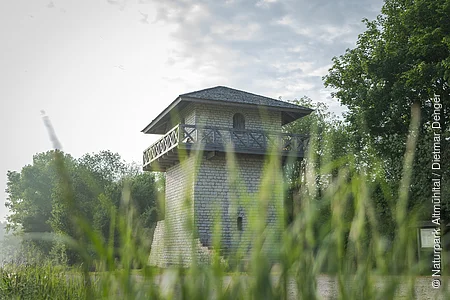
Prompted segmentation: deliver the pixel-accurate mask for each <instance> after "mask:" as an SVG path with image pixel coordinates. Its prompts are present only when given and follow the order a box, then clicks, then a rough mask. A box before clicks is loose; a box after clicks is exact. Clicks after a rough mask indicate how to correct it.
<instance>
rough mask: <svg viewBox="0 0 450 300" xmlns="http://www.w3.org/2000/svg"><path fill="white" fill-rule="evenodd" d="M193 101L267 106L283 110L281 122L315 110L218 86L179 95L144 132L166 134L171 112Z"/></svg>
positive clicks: (288, 121)
mask: <svg viewBox="0 0 450 300" xmlns="http://www.w3.org/2000/svg"><path fill="white" fill-rule="evenodd" d="M192 102H197V103H209V104H215V103H217V104H221V105H233V106H246V107H248V106H255V107H256V106H265V107H267V108H268V109H273V110H277V111H280V112H281V124H282V125H284V124H287V123H290V122H292V121H295V120H296V119H298V118H301V117H303V116H306V115H308V114H309V113H311V112H312V111H313V110H312V109H310V108H307V107H303V106H300V105H296V104H293V103H289V102H284V101H280V100H276V99H272V98H269V97H264V96H260V95H256V94H252V93H248V92H244V91H240V90H236V89H232V88H229V87H225V86H216V87H212V88H207V89H204V90H200V91H195V92H191V93H186V94H181V95H179V96H178V97H177V98H176V99H175V100H174V101H173V102H172V103H171V104H170V105H169V106H168V107H166V108H165V109H164V110H163V111H162V112H161V113H160V114H159V115H158V116H157V117H156V118H155V119H154V120H153V121H152V122H150V124H148V125H147V126H146V127H145V128H144V129H143V130H142V132H144V133H154V134H165V133H166V130H167V129H168V127H167V125H170V123H171V122H170V119H171V113H170V112H179V111H180V110H181V109H183V108H184V107H185V106H186V105H188V104H189V103H192Z"/></svg>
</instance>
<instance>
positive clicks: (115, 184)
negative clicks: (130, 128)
mask: <svg viewBox="0 0 450 300" xmlns="http://www.w3.org/2000/svg"><path fill="white" fill-rule="evenodd" d="M7 176H8V182H7V190H6V192H7V194H8V198H7V201H6V206H7V207H8V208H9V209H10V211H11V214H10V215H9V216H8V217H7V220H8V224H9V226H10V227H11V228H12V229H17V228H21V230H22V231H23V232H24V233H25V234H27V233H35V234H36V233H38V234H39V233H41V234H49V233H50V234H56V235H57V236H58V235H65V236H69V237H74V238H77V239H81V240H83V243H84V244H87V243H88V242H89V241H88V240H89V239H88V238H87V236H86V232H83V231H82V230H80V222H84V224H86V225H87V226H89V227H90V228H91V229H92V230H94V231H97V232H99V233H100V236H101V237H102V238H103V239H104V241H105V242H106V241H107V240H108V238H109V237H110V225H111V217H112V214H114V213H116V212H117V211H118V209H119V208H120V206H121V203H122V190H123V188H124V186H125V182H127V183H129V186H130V191H131V198H132V201H133V202H132V203H133V209H134V216H135V219H136V221H137V222H139V223H140V224H141V226H142V227H145V228H149V229H152V228H153V227H154V226H155V223H156V221H157V220H158V216H159V210H160V209H159V208H158V206H157V203H158V200H157V197H158V195H159V193H160V191H158V189H157V184H156V180H155V176H154V174H153V173H148V172H147V173H142V171H140V170H138V169H137V167H136V165H134V164H132V165H127V164H126V163H125V162H124V161H123V160H122V158H121V157H120V155H118V154H115V153H112V152H110V151H101V152H100V153H94V154H85V155H83V156H82V157H81V158H80V159H74V158H72V157H71V156H70V155H67V154H64V153H62V152H61V151H48V152H45V153H40V154H36V155H35V156H34V158H33V164H32V165H28V166H25V167H23V168H22V170H21V172H15V171H8V174H7ZM114 238H115V242H116V243H117V242H118V239H117V232H115V233H114ZM149 238H150V237H149ZM31 243H32V246H35V247H37V248H38V249H39V250H40V251H42V253H43V254H44V255H47V256H52V257H53V258H55V259H56V260H57V261H63V262H64V261H67V262H69V263H76V262H78V261H80V257H79V254H78V253H77V252H76V251H73V250H72V249H68V248H67V247H66V246H65V245H64V244H63V243H60V242H58V240H56V241H55V242H54V243H52V242H50V241H49V240H48V239H47V240H45V239H42V240H39V239H37V240H33V241H31Z"/></svg>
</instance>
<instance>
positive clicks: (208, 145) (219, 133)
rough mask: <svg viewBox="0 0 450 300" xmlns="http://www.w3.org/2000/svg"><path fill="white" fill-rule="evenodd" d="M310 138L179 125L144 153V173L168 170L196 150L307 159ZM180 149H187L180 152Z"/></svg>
mask: <svg viewBox="0 0 450 300" xmlns="http://www.w3.org/2000/svg"><path fill="white" fill-rule="evenodd" d="M307 140H308V137H307V136H305V135H299V134H289V133H273V132H266V131H261V130H238V129H234V128H220V127H213V126H199V125H187V124H179V125H177V126H175V127H174V128H172V129H171V130H170V131H169V132H167V133H166V134H165V135H164V136H163V137H161V138H160V139H159V140H157V141H156V142H155V143H154V144H153V145H151V146H150V147H149V148H147V149H146V150H145V151H144V157H143V158H144V170H146V171H150V170H152V171H165V170H166V169H167V168H168V167H170V166H171V165H173V164H174V163H176V162H177V161H179V157H180V156H181V155H183V154H184V155H186V154H188V153H189V151H192V150H201V151H205V152H210V151H219V152H225V151H226V150H227V149H232V151H234V152H236V153H247V154H261V155H264V154H267V153H268V152H269V151H273V150H274V149H275V150H276V151H277V153H278V154H279V155H281V156H282V157H284V158H285V157H288V156H294V157H303V156H304V153H305V149H306V144H307ZM180 149H183V150H181V151H179V150H180Z"/></svg>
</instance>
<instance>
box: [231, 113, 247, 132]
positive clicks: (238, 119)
mask: <svg viewBox="0 0 450 300" xmlns="http://www.w3.org/2000/svg"><path fill="white" fill-rule="evenodd" d="M233 128H234V129H240V130H244V129H245V118H244V116H243V115H242V114H240V113H237V114H235V115H234V116H233Z"/></svg>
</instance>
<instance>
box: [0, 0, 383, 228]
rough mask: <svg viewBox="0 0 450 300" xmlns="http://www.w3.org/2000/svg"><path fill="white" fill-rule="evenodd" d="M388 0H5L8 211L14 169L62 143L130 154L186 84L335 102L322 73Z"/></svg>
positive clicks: (2, 62) (2, 72)
mask: <svg viewBox="0 0 450 300" xmlns="http://www.w3.org/2000/svg"><path fill="white" fill-rule="evenodd" d="M382 4H383V3H382V0H328V1H326V0H314V1H312V0H308V1H306V0H301V1H295V0H286V1H283V0H278V1H277V0H259V1H251V0H241V1H239V0H234V1H233V0H228V1H220V0H210V1H207V0H205V1H191V0H184V1H182V0H159V1H157V0H147V1H145V0H128V1H126V0H117V1H116V0H77V1H70V0H54V1H49V0H28V1H27V0H0V41H1V47H0V99H1V100H0V138H1V145H2V147H1V156H0V220H2V219H3V218H4V217H5V215H6V214H7V211H6V208H5V207H4V201H5V199H6V193H3V190H4V189H5V188H6V172H7V170H17V171H20V169H21V168H22V167H23V166H24V165H26V164H30V163H31V162H32V156H33V154H35V153H38V152H42V151H47V150H49V149H51V148H52V145H51V142H50V140H49V137H48V134H47V132H46V129H45V126H44V123H43V121H42V117H41V110H44V111H45V112H46V114H47V115H48V116H49V117H50V120H51V122H52V124H53V126H54V128H55V132H56V134H57V136H58V138H59V140H60V142H61V144H62V147H63V150H64V151H66V152H68V153H70V154H72V155H73V156H75V157H79V156H81V155H83V154H84V153H87V152H97V151H100V150H106V149H110V150H112V151H114V152H118V153H120V154H121V155H122V157H123V158H124V159H125V160H127V161H129V162H131V161H136V162H141V157H142V151H143V150H144V149H145V148H147V147H148V146H149V145H150V144H151V143H152V142H153V141H154V140H155V138H154V137H152V136H149V135H144V134H142V133H141V132H140V130H141V129H142V128H144V127H145V126H146V125H147V124H148V123H149V122H150V121H151V120H152V119H153V118H154V117H156V115H157V114H158V113H159V112H160V111H161V110H163V109H164V108H165V107H166V106H167V105H168V104H169V103H170V102H171V101H173V100H174V99H175V98H176V97H177V96H178V95H179V94H182V93H186V92H191V91H195V90H199V89H203V88H207V87H212V86H217V85H225V86H229V87H232V88H237V89H242V90H245V91H249V92H253V93H256V94H261V95H265V96H268V97H273V98H278V97H279V96H281V97H282V98H283V99H286V100H287V99H294V98H300V97H302V96H304V95H307V96H309V97H310V98H312V99H313V100H314V101H321V102H326V103H328V105H329V106H330V107H331V109H332V110H333V111H335V112H341V111H342V110H343V108H341V107H339V104H338V103H337V102H336V101H335V100H332V99H331V98H330V91H329V90H325V89H324V87H323V84H322V80H321V77H322V76H323V75H325V74H327V70H328V68H329V67H330V66H331V59H332V57H333V56H337V55H340V54H343V53H344V51H345V49H347V48H353V47H354V46H355V42H356V38H357V35H358V34H359V33H361V32H362V31H364V26H363V24H362V23H361V20H362V18H364V17H366V18H369V19H373V18H375V16H376V15H377V14H378V13H379V12H380V9H381V6H382Z"/></svg>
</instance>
